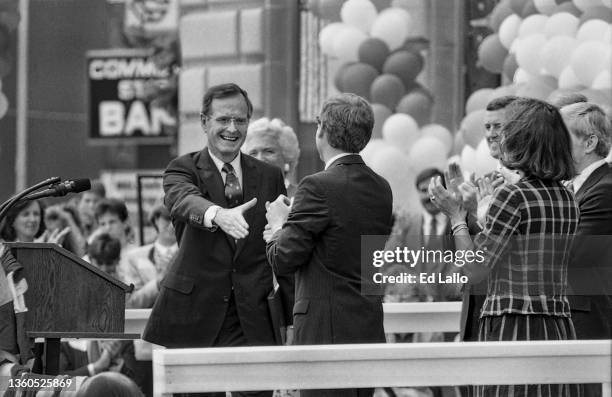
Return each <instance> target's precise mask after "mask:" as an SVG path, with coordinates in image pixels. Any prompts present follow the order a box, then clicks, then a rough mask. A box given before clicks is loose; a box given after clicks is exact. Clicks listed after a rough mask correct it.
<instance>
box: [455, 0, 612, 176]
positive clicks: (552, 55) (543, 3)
mask: <svg viewBox="0 0 612 397" xmlns="http://www.w3.org/2000/svg"><path fill="white" fill-rule="evenodd" d="M488 22H489V27H490V28H491V30H492V33H491V34H490V35H489V36H487V37H485V39H484V40H483V41H482V43H481V44H480V47H479V48H478V62H479V65H480V66H481V67H482V68H484V69H486V70H487V71H489V72H491V73H497V74H502V75H503V76H504V79H503V80H504V81H506V82H508V83H507V84H506V85H503V86H501V87H498V88H496V89H490V88H485V89H480V90H477V91H475V92H473V93H472V94H471V95H470V97H469V98H468V100H467V103H466V109H465V112H466V116H465V118H464V120H463V122H462V124H461V129H460V131H459V132H458V135H461V136H460V139H462V140H463V141H464V142H465V143H464V145H465V146H464V147H463V148H460V151H459V152H458V154H460V156H461V159H462V162H463V163H464V164H463V168H464V169H468V170H469V171H472V172H476V173H486V172H488V170H487V167H490V166H492V165H494V161H492V160H491V159H490V158H487V156H486V154H487V152H488V151H487V150H486V149H487V148H486V144H485V143H484V141H483V137H484V129H483V128H482V122H481V121H482V118H483V116H484V109H485V106H486V104H487V103H488V102H489V101H490V100H491V99H494V98H497V97H500V96H503V95H517V96H524V97H531V98H537V99H541V100H549V99H550V98H553V97H556V96H558V95H559V94H560V93H563V92H569V91H573V92H580V93H582V94H584V95H586V97H587V98H588V99H589V101H592V102H594V103H597V104H598V105H600V106H602V107H604V108H607V109H608V110H609V109H610V106H611V104H612V81H611V77H612V45H611V44H612V25H611V23H612V0H501V1H500V2H499V3H498V4H497V5H496V6H495V8H494V9H493V11H492V12H491V13H490V14H489V17H488ZM456 150H457V147H456ZM481 162H482V163H481Z"/></svg>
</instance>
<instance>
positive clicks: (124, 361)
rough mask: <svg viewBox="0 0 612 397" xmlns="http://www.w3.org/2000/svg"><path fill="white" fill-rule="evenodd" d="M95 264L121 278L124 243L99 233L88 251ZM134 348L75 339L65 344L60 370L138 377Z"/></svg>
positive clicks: (123, 343)
mask: <svg viewBox="0 0 612 397" xmlns="http://www.w3.org/2000/svg"><path fill="white" fill-rule="evenodd" d="M87 253H88V255H89V258H90V260H91V264H92V265H94V266H95V267H97V268H98V269H100V270H102V271H103V272H105V273H107V274H109V275H111V276H113V277H115V278H117V266H118V264H119V258H120V255H121V242H120V241H119V239H117V238H116V237H113V236H111V235H110V234H108V233H98V234H96V235H95V236H94V237H93V240H92V241H91V243H90V244H89V247H88V248H87ZM134 366H135V364H134V345H133V343H132V341H122V340H100V341H97V340H91V341H84V340H78V339H77V340H74V341H69V342H62V344H61V348H60V371H61V373H64V374H66V375H70V376H83V375H84V376H87V375H89V376H93V375H95V374H97V373H100V372H104V371H114V372H121V373H124V374H126V375H128V376H130V377H133V376H134Z"/></svg>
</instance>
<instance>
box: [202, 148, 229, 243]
mask: <svg viewBox="0 0 612 397" xmlns="http://www.w3.org/2000/svg"><path fill="white" fill-rule="evenodd" d="M196 164H197V167H198V168H199V169H200V175H201V177H202V180H203V181H204V186H206V190H207V191H208V197H209V198H210V201H212V202H213V203H215V204H217V205H219V206H221V207H223V208H227V200H226V199H225V190H224V189H225V188H224V186H223V178H222V177H221V173H220V172H219V170H218V169H217V166H216V165H215V163H214V162H213V159H212V158H211V157H210V154H209V153H208V149H207V148H204V149H203V150H202V151H201V152H200V158H199V159H198V161H197V163H196ZM205 193H206V192H205ZM222 233H223V232H222ZM225 236H226V237H227V240H228V241H229V243H230V245H231V246H232V248H236V241H234V238H233V237H231V236H230V235H228V234H225Z"/></svg>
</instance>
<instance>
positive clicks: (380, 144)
mask: <svg viewBox="0 0 612 397" xmlns="http://www.w3.org/2000/svg"><path fill="white" fill-rule="evenodd" d="M386 147H392V146H391V145H389V143H387V142H385V141H383V140H382V139H379V138H374V135H372V138H371V139H370V142H368V144H367V145H366V147H364V148H363V150H362V151H361V152H359V154H360V155H361V157H362V158H363V161H364V162H365V163H366V164H367V165H369V166H371V165H370V163H371V161H372V157H374V156H375V155H376V153H377V152H378V151H379V150H382V149H383V148H386Z"/></svg>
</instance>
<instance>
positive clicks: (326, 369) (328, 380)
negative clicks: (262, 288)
mask: <svg viewBox="0 0 612 397" xmlns="http://www.w3.org/2000/svg"><path fill="white" fill-rule="evenodd" d="M611 346H612V341H610V340H603V341H532V342H473V343H415V344H366V345H319V346H272V347H236V348H208V349H168V350H155V351H154V352H153V376H154V395H155V396H162V395H164V394H166V393H194V392H212V391H240V390H272V389H318V388H331V389H333V388H352V387H387V386H392V387H395V386H452V385H487V384H492V385H495V384H535V383H602V384H603V386H602V387H603V396H604V397H612V392H611V386H610V379H611V378H612V371H611V365H610V363H611V359H612V358H611V350H612V349H611Z"/></svg>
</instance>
